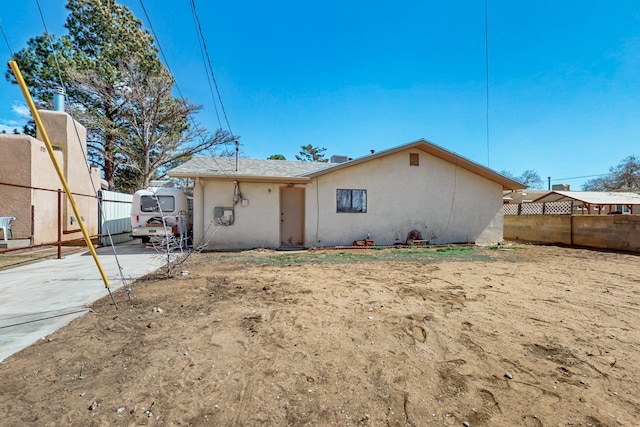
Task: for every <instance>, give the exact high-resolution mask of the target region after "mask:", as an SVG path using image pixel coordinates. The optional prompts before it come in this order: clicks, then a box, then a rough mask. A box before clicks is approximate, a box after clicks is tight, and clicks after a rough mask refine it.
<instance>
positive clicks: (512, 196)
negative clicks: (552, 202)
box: [502, 189, 549, 204]
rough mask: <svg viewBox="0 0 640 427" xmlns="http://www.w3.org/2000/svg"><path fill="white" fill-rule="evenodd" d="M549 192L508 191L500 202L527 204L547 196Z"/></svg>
mask: <svg viewBox="0 0 640 427" xmlns="http://www.w3.org/2000/svg"><path fill="white" fill-rule="evenodd" d="M548 193H549V191H546V190H526V189H525V190H518V191H510V192H508V193H506V194H505V195H504V196H502V200H504V201H505V202H508V203H513V204H517V203H529V202H533V201H534V200H535V199H537V198H539V197H541V196H543V195H545V194H548Z"/></svg>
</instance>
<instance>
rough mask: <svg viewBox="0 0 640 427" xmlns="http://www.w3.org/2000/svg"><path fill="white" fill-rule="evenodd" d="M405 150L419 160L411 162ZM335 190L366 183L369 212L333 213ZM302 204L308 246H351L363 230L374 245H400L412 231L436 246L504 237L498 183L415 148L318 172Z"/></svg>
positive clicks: (359, 186) (352, 187)
mask: <svg viewBox="0 0 640 427" xmlns="http://www.w3.org/2000/svg"><path fill="white" fill-rule="evenodd" d="M411 152H413V153H419V154H420V165H419V166H409V153H411ZM338 188H343V189H366V190H367V213H337V212H336V189H338ZM318 189H319V191H318ZM316 200H318V201H319V204H318V203H317V202H316ZM306 204H307V216H306V227H305V236H306V242H305V245H306V246H334V245H350V244H352V243H353V241H354V240H362V239H365V238H366V237H367V234H368V233H369V234H370V237H371V239H373V240H375V243H376V244H379V245H391V244H394V243H404V242H405V240H406V237H407V234H408V233H409V231H411V230H412V229H417V230H419V231H420V232H421V233H422V236H423V238H424V239H427V240H429V241H430V242H431V243H435V244H438V243H459V242H476V243H478V244H492V243H497V242H499V241H501V240H502V187H501V186H500V185H499V184H496V183H494V182H492V181H489V180H487V179H485V178H482V177H480V176H478V175H476V174H474V173H471V172H469V171H466V170H464V169H462V168H461V167H457V166H455V165H453V164H451V163H449V162H446V161H444V160H441V159H439V158H437V157H434V156H432V155H430V154H427V153H425V152H423V151H420V150H417V149H412V150H406V151H403V152H399V153H395V154H392V155H389V156H385V157H381V158H378V159H375V160H371V161H369V162H366V163H362V164H359V165H354V166H351V167H348V168H345V169H342V170H340V171H338V172H334V173H330V174H327V175H322V176H319V177H318V178H317V179H314V180H313V181H312V182H311V183H310V184H309V185H308V186H307V193H306ZM318 217H319V218H318Z"/></svg>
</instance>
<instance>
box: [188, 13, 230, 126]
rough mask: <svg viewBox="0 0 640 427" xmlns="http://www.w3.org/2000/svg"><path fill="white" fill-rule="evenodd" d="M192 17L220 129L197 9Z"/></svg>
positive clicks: (216, 104)
mask: <svg viewBox="0 0 640 427" xmlns="http://www.w3.org/2000/svg"><path fill="white" fill-rule="evenodd" d="M191 15H192V16H193V23H194V26H195V27H196V36H197V38H198V48H200V56H201V57H202V64H203V65H204V73H205V74H206V76H207V85H208V86H209V93H210V94H211V100H212V101H213V108H214V110H215V112H216V118H217V119H218V127H220V128H222V122H221V121H220V114H219V113H218V103H217V101H216V96H215V94H214V93H213V85H212V84H211V76H210V74H209V70H208V69H207V60H206V58H205V51H204V48H203V47H202V45H203V39H204V37H202V32H201V31H198V27H199V21H198V19H197V13H196V12H195V7H194V6H192V7H191Z"/></svg>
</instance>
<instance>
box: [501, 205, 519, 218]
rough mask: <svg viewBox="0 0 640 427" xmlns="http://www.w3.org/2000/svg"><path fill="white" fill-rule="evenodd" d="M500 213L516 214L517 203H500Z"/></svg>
mask: <svg viewBox="0 0 640 427" xmlns="http://www.w3.org/2000/svg"><path fill="white" fill-rule="evenodd" d="M502 214H503V215H518V205H516V204H508V205H502Z"/></svg>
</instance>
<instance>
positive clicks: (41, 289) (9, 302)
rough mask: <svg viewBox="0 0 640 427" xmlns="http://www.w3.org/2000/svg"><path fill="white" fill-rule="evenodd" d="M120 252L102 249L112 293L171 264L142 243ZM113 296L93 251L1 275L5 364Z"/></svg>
mask: <svg viewBox="0 0 640 427" xmlns="http://www.w3.org/2000/svg"><path fill="white" fill-rule="evenodd" d="M114 248H115V252H116V254H117V257H116V256H114V249H112V248H111V247H103V248H98V249H97V252H98V256H99V258H100V262H101V264H102V266H103V269H104V271H105V273H106V275H107V277H108V279H109V282H110V289H111V291H112V292H113V291H114V290H116V289H118V288H121V287H122V286H123V284H124V283H131V282H133V281H134V280H135V279H137V278H139V277H142V276H144V275H146V274H149V273H151V272H153V271H155V270H157V269H158V268H160V267H161V266H162V265H163V262H164V261H166V255H165V256H164V257H163V256H161V255H160V254H158V253H157V252H156V251H155V250H154V249H153V248H149V247H144V246H143V245H141V244H140V243H139V242H138V241H133V242H127V243H124V244H121V245H116V246H115V247H114ZM119 266H120V267H119ZM120 268H121V269H122V276H121V274H120ZM122 277H124V281H123V279H122ZM108 295H109V294H108V291H107V289H106V288H105V286H104V283H103V281H102V278H101V276H100V272H99V271H98V268H97V266H96V264H95V261H94V259H93V257H92V256H91V254H90V253H89V252H88V251H87V252H83V253H78V254H72V255H68V256H66V257H64V258H62V259H49V260H45V261H40V262H37V263H34V264H28V265H23V266H20V267H16V268H12V269H9V270H3V271H0V361H2V360H4V359H5V358H7V357H9V356H10V355H12V354H14V353H16V352H18V351H20V350H22V349H23V348H26V347H28V346H29V345H31V344H33V343H34V342H36V341H37V340H39V339H41V338H44V337H46V336H47V335H49V334H51V333H52V332H54V331H56V330H57V329H59V328H61V327H63V326H64V325H66V324H68V323H69V322H70V321H72V320H73V319H75V318H77V317H80V316H82V315H83V314H85V313H87V312H88V311H89V308H88V305H89V304H91V303H92V302H94V301H96V300H98V299H100V298H102V297H104V296H108ZM134 295H135V288H134ZM119 302H120V301H119ZM122 302H124V301H122Z"/></svg>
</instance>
